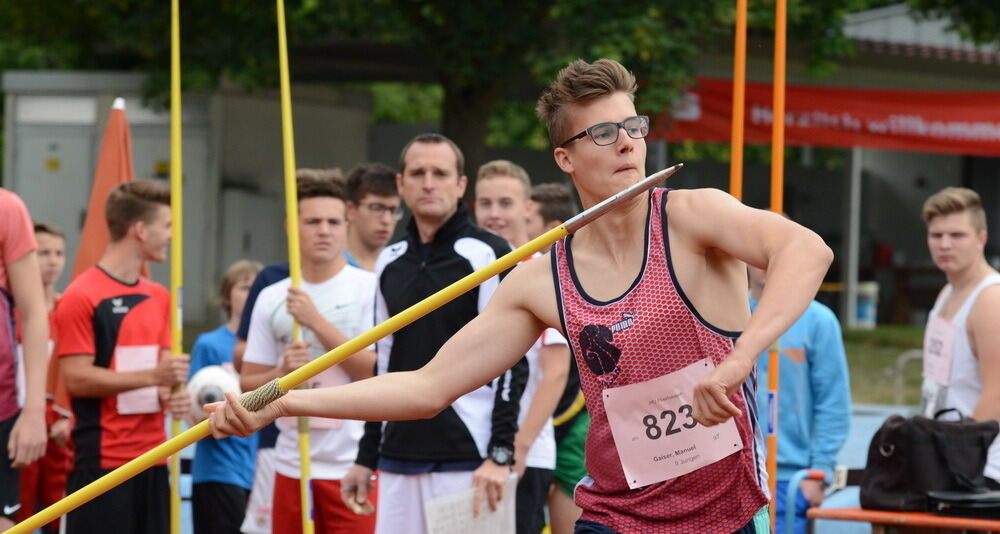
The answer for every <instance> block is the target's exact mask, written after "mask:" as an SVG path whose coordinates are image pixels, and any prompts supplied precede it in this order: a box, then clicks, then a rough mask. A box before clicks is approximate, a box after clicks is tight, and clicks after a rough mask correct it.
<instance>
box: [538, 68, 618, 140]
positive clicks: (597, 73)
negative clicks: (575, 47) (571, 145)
mask: <svg viewBox="0 0 1000 534" xmlns="http://www.w3.org/2000/svg"><path fill="white" fill-rule="evenodd" d="M635 89H636V83H635V76H633V75H632V73H631V72H629V70H628V69H626V68H625V67H624V66H623V65H622V64H621V63H618V62H617V61H614V60H610V59H598V60H597V61H595V62H593V63H587V62H586V61H583V60H582V59H578V60H576V61H574V62H572V63H570V64H569V65H567V66H566V68H564V69H563V70H561V71H559V75H558V76H556V79H555V81H554V82H552V84H551V85H549V88H548V89H546V90H545V92H544V93H542V96H541V97H540V98H539V99H538V104H537V105H536V106H535V113H537V114H538V118H539V119H541V120H542V122H544V123H545V127H546V128H547V129H548V131H549V141H550V142H551V143H552V146H559V143H562V142H563V141H565V140H566V138H567V137H569V136H570V135H572V134H570V133H568V132H566V128H567V125H568V123H569V121H568V120H567V119H568V117H567V109H566V108H567V107H568V106H570V105H577V104H586V103H587V102H590V101H592V100H596V99H598V98H601V97H605V96H611V95H612V94H614V93H618V92H622V93H625V94H627V95H628V97H629V99H631V100H633V101H634V100H635Z"/></svg>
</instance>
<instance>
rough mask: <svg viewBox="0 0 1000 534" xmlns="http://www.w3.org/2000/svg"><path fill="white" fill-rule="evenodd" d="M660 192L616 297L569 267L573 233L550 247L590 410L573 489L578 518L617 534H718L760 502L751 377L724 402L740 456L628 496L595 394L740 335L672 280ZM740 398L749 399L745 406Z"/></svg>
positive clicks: (678, 364) (715, 353)
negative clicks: (598, 292)
mask: <svg viewBox="0 0 1000 534" xmlns="http://www.w3.org/2000/svg"><path fill="white" fill-rule="evenodd" d="M666 199H667V190H666V189H654V190H653V191H652V193H651V194H650V195H649V208H650V209H649V215H648V218H647V225H646V236H645V241H646V245H645V250H646V257H645V261H644V262H643V266H642V270H641V271H640V273H639V276H638V277H637V278H636V280H635V281H634V282H633V283H632V286H631V287H630V288H629V289H628V290H627V291H626V292H625V294H623V295H621V296H620V297H618V298H616V299H613V300H611V301H608V302H600V301H597V300H595V299H593V298H592V297H590V296H589V295H587V294H586V292H585V291H584V290H583V288H582V287H581V286H580V282H579V279H578V278H577V276H576V272H575V271H574V269H573V253H572V246H571V244H572V236H570V237H567V238H565V239H563V240H562V241H560V242H559V243H557V244H556V246H555V247H554V248H553V251H552V262H553V273H554V276H555V277H556V280H555V283H556V284H557V286H558V291H557V295H556V297H557V299H558V300H559V307H560V314H561V317H562V321H563V329H564V332H565V333H566V338H567V339H568V340H569V343H570V347H571V349H572V351H573V354H574V356H575V358H576V361H577V366H578V367H579V369H580V380H581V386H582V388H583V393H584V396H585V398H586V401H587V411H588V412H589V413H590V417H591V423H590V432H589V433H588V435H587V454H586V466H587V472H588V473H589V476H588V477H587V478H585V479H584V480H583V481H582V482H581V483H580V484H579V485H578V486H577V488H576V495H575V498H576V503H577V504H578V505H580V507H582V508H583V516H582V517H583V519H587V520H590V521H595V522H598V523H601V524H603V525H605V526H608V527H610V528H611V529H613V530H615V531H616V532H620V533H632V532H641V533H657V532H663V533H667V532H670V533H673V532H697V533H706V532H720V533H731V532H734V531H736V530H739V529H740V528H742V527H743V526H744V525H746V524H747V523H748V522H749V521H750V520H751V518H752V517H753V515H754V514H755V513H756V512H757V511H758V510H760V508H761V507H763V506H764V505H765V504H767V501H768V497H767V490H766V487H767V482H766V477H767V474H766V471H765V463H764V456H763V454H762V452H761V451H763V447H762V437H761V435H760V432H759V430H758V428H757V418H756V413H755V412H756V406H755V404H754V402H753V400H754V399H755V398H756V396H755V389H756V380H757V377H756V371H755V372H754V373H753V374H752V375H751V376H750V378H748V379H747V381H746V383H745V384H744V385H743V387H742V388H741V391H740V392H739V393H738V394H736V395H734V396H733V397H732V400H733V402H734V403H735V404H736V406H737V407H738V408H739V409H740V410H741V411H742V412H743V414H744V415H743V417H740V418H738V419H737V420H736V426H737V428H738V430H739V434H740V438H741V439H742V441H743V450H742V451H741V452H739V453H736V454H732V455H730V456H727V457H725V458H723V459H722V460H720V461H718V462H716V463H714V464H711V465H708V466H705V467H702V468H701V469H698V470H696V471H693V472H691V473H688V474H686V475H682V476H680V477H677V478H675V479H672V480H667V481H664V482H658V483H656V484H652V485H649V486H645V487H642V488H639V489H635V490H630V489H629V487H628V484H627V483H626V481H625V476H624V473H623V471H622V466H621V461H620V459H619V456H618V450H617V449H616V447H615V442H614V438H613V437H612V434H611V427H610V426H609V424H608V416H607V413H606V412H605V409H604V404H603V402H602V399H601V392H602V391H603V390H604V389H606V388H613V387H619V386H625V385H629V384H635V383H639V382H645V381H647V380H651V379H654V378H657V377H660V376H663V375H667V374H670V373H673V372H675V371H678V370H680V369H682V368H684V367H686V366H688V365H690V364H692V363H695V362H697V361H699V360H702V359H704V358H706V357H711V358H712V360H713V361H714V362H715V363H716V365H718V363H719V362H721V361H722V360H723V359H724V358H725V357H726V356H727V355H728V354H729V352H730V351H731V350H732V347H733V344H734V342H735V340H736V337H737V336H738V335H739V332H727V331H724V330H720V329H718V328H716V327H714V326H712V325H710V324H708V323H707V322H705V321H704V320H703V319H702V318H701V316H700V315H699V314H698V312H697V310H695V309H694V307H693V306H692V305H691V303H690V301H689V300H688V299H687V297H686V296H685V295H684V292H683V290H682V288H681V287H680V285H679V284H678V283H677V282H676V281H675V279H674V273H673V269H672V267H671V266H670V244H669V240H668V236H667V231H666V228H667V221H666V216H665V215H664V207H665V206H666ZM748 401H749V402H748Z"/></svg>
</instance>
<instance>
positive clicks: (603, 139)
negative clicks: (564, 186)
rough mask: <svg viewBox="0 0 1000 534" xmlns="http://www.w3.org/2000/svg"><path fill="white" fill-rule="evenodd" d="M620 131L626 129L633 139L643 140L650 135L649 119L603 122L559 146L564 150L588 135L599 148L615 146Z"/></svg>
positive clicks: (644, 117) (639, 118) (640, 116)
mask: <svg viewBox="0 0 1000 534" xmlns="http://www.w3.org/2000/svg"><path fill="white" fill-rule="evenodd" d="M619 129H624V130H625V133H627V134H628V136H629V137H631V138H632V139H642V138H643V137H646V135H648V134H649V117H647V116H645V115H636V116H635V117H629V118H627V119H625V120H623V121H621V122H601V123H598V124H595V125H593V126H591V127H590V128H587V129H586V130H584V131H582V132H580V133H578V134H576V135H574V136H573V137H570V138H569V139H567V140H565V141H563V142H562V143H560V144H559V147H560V148H562V147H564V146H566V145H568V144H570V143H572V142H573V141H576V140H577V139H580V138H581V137H585V136H588V135H589V136H590V138H591V139H593V140H594V144H595V145H597V146H607V145H610V144H614V142H615V141H617V140H618V130H619Z"/></svg>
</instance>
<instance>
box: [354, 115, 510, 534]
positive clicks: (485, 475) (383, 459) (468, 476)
mask: <svg viewBox="0 0 1000 534" xmlns="http://www.w3.org/2000/svg"><path fill="white" fill-rule="evenodd" d="M464 166H465V163H464V157H463V156H462V151H461V150H460V149H459V148H458V145H456V144H455V143H454V142H453V141H452V140H450V139H448V138H447V137H444V136H441V135H438V134H422V135H418V136H417V137H415V138H413V139H412V140H411V141H410V142H409V143H408V144H407V145H406V146H405V147H404V148H403V150H402V153H401V154H400V164H399V167H400V168H399V174H398V175H397V176H396V184H397V187H398V189H399V193H400V196H401V197H402V198H403V200H404V201H405V202H406V206H407V207H408V208H409V210H410V211H411V212H412V214H413V217H412V219H411V220H410V223H409V224H408V225H407V231H406V237H405V239H404V240H402V241H399V242H397V243H393V244H391V245H389V246H388V247H386V248H385V250H383V251H382V254H381V255H380V256H379V258H378V262H377V265H376V269H375V275H376V277H377V278H378V284H377V290H378V292H377V296H376V304H375V311H376V318H375V322H376V323H379V322H382V321H384V320H385V319H387V318H388V317H391V316H393V315H395V314H397V313H399V312H401V311H402V310H404V309H406V308H409V307H410V306H412V305H414V304H416V303H417V302H419V301H421V300H423V299H424V298H426V297H428V296H430V295H432V294H433V293H435V292H437V291H438V290H440V289H443V288H444V287H445V286H447V285H449V284H451V283H452V282H455V281H456V280H458V279H460V278H461V277H463V276H465V275H468V274H470V273H472V272H474V271H476V270H477V269H480V268H482V267H484V266H486V265H487V264H489V263H490V262H491V261H493V260H495V259H496V258H498V257H500V256H502V255H504V254H506V253H507V252H510V245H509V244H507V242H506V241H504V240H503V239H502V238H500V237H498V236H496V235H494V234H491V233H490V232H487V231H486V230H483V229H482V228H479V227H477V226H475V225H473V224H472V223H471V222H469V215H468V213H467V212H466V210H465V206H464V205H463V203H462V201H461V199H462V195H463V194H464V192H465V187H466V185H467V183H468V180H467V178H466V176H465V174H464ZM500 278H501V276H495V277H493V278H490V279H489V280H487V281H486V282H484V283H483V284H482V285H480V286H479V287H478V288H477V289H474V290H472V291H469V292H468V293H465V294H464V295H461V296H459V297H457V298H456V299H455V300H453V301H452V302H450V303H449V304H447V305H445V306H442V307H441V308H438V309H437V310H434V311H432V312H431V313H429V314H428V315H427V316H425V317H423V318H421V319H418V320H416V321H414V322H413V324H411V325H409V326H407V327H406V328H403V329H401V330H398V331H397V332H396V333H395V334H393V335H390V336H386V337H384V338H382V339H381V340H379V342H378V344H377V352H378V370H377V374H379V375H393V374H396V373H399V372H403V371H411V370H414V369H418V368H420V367H422V366H423V365H424V364H426V363H427V362H428V361H430V359H431V358H432V357H433V356H434V353H435V352H437V351H438V350H439V349H440V348H441V346H442V345H443V344H444V343H445V341H447V340H448V338H449V337H451V336H452V335H453V334H454V333H455V332H456V331H458V330H459V329H460V328H461V327H462V326H463V325H465V324H466V323H468V322H469V321H471V320H473V319H474V318H475V317H476V316H477V315H478V314H480V313H482V311H483V309H484V308H485V307H486V303H487V302H488V301H489V300H490V297H491V295H492V294H493V291H494V290H495V289H496V287H497V285H498V284H499V283H500ZM484 342H485V340H484ZM401 374H402V373H401ZM526 379H527V362H526V361H525V360H524V359H523V358H522V359H521V360H520V362H518V363H517V364H516V365H515V366H514V369H513V370H504V372H503V373H502V374H500V376H499V377H493V378H492V379H491V380H490V381H489V382H488V383H486V384H484V385H481V387H478V388H476V389H475V390H474V391H471V392H468V393H466V394H465V395H462V396H460V397H458V398H456V399H455V400H454V402H453V403H452V404H451V406H450V407H447V408H445V409H444V411H442V412H441V413H439V414H437V415H436V416H434V417H432V418H429V419H424V420H418V421H398V420H397V421H388V422H385V423H381V422H377V421H373V422H370V423H368V424H366V425H365V435H364V438H363V439H362V440H361V443H360V446H359V451H358V456H357V460H356V462H355V465H354V467H352V468H351V471H350V472H349V473H348V475H347V476H346V477H345V478H344V488H343V489H344V498H345V499H355V500H356V501H357V502H359V503H361V502H364V501H365V500H366V499H367V495H368V492H369V491H370V489H371V484H372V483H371V477H372V474H373V473H374V471H375V470H376V469H377V470H379V471H380V472H381V474H380V476H379V491H380V495H379V502H380V505H379V507H378V511H377V514H378V520H377V524H376V528H377V532H379V533H380V534H382V533H386V534H388V533H395V532H398V531H399V529H400V525H405V526H406V527H405V528H406V529H407V532H410V533H412V534H419V533H422V532H424V531H425V528H426V527H425V523H424V504H425V503H426V502H427V501H428V500H430V499H432V498H434V497H439V496H442V495H449V494H454V493H458V492H461V491H464V490H467V489H468V488H470V487H473V488H475V490H476V495H477V502H478V499H479V498H481V497H482V496H483V495H484V494H487V495H489V500H490V502H491V503H493V502H495V501H496V500H497V498H498V496H499V495H500V493H501V492H502V491H503V487H504V485H505V484H506V482H507V480H508V479H509V477H510V472H511V467H510V466H511V465H512V464H513V462H514V434H515V432H516V431H517V414H518V411H519V402H520V398H521V393H522V391H523V388H524V383H525V381H526Z"/></svg>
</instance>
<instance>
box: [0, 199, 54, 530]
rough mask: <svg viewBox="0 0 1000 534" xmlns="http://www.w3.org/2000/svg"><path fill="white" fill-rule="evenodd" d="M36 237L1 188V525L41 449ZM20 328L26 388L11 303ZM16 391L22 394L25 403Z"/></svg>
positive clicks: (9, 522) (43, 330) (41, 334)
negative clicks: (22, 474) (24, 471)
mask: <svg viewBox="0 0 1000 534" xmlns="http://www.w3.org/2000/svg"><path fill="white" fill-rule="evenodd" d="M37 248H38V243H37V242H36V241H35V235H34V233H32V231H31V215H29V214H28V209H27V208H26V207H25V205H24V202H22V201H21V198H20V197H18V196H17V195H16V194H14V193H13V192H11V191H7V190H6V189H3V188H0V529H7V528H10V527H12V526H13V525H14V517H15V514H16V513H17V511H18V510H19V509H20V508H21V504H20V502H19V499H18V493H19V490H18V487H19V484H18V469H20V468H22V467H25V466H27V465H28V464H30V463H32V462H34V461H35V460H37V459H38V458H39V457H41V456H42V454H43V453H44V452H45V444H46V432H45V395H44V393H45V361H46V360H45V358H46V355H47V354H48V353H47V352H46V340H47V339H48V336H49V328H48V321H46V320H45V294H44V293H43V289H42V279H41V276H39V270H38V267H39V265H38V255H37V253H36V251H35V249H37ZM15 305H16V306H17V312H18V314H19V316H20V324H21V325H22V332H23V336H22V339H23V352H22V354H23V356H24V358H23V360H24V368H25V369H24V377H25V380H24V383H25V387H24V391H19V388H18V386H17V375H18V361H17V354H16V353H17V338H16V335H15V331H14V324H15V323H14V311H15V309H14V307H15ZM19 393H23V394H24V400H23V407H22V406H21V405H22V402H21V400H20V399H19Z"/></svg>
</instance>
